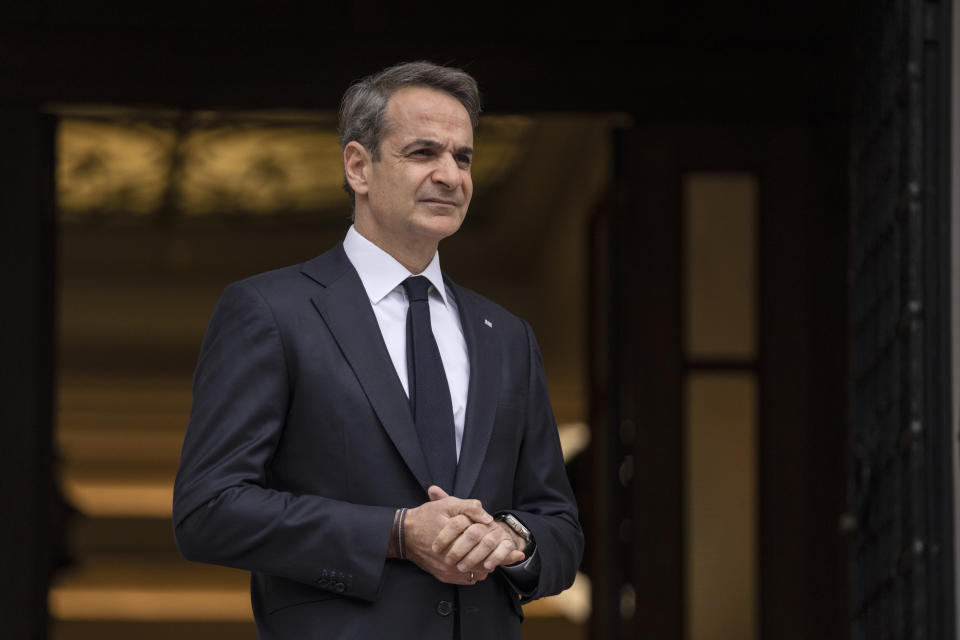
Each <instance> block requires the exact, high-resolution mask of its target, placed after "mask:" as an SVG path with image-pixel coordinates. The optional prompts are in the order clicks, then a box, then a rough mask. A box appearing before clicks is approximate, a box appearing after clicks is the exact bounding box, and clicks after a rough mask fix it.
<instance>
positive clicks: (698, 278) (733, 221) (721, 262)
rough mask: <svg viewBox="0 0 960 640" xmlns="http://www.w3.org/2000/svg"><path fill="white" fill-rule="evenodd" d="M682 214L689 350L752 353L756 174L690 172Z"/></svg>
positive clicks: (727, 354) (710, 353)
mask: <svg viewBox="0 0 960 640" xmlns="http://www.w3.org/2000/svg"><path fill="white" fill-rule="evenodd" d="M683 195H684V209H685V217H686V220H685V222H686V224H685V229H686V238H685V240H686V256H685V257H686V264H685V273H686V304H687V335H686V343H687V355H688V356H690V357H694V358H696V357H714V358H716V357H732V358H752V357H753V356H754V355H755V353H756V335H755V334H756V328H755V320H754V318H755V315H756V310H755V305H756V303H755V300H756V250H755V244H756V242H755V238H756V226H757V179H756V176H754V175H753V174H750V173H690V174H687V175H686V176H685V177H684V181H683Z"/></svg>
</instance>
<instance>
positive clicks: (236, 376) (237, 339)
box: [173, 281, 394, 600]
mask: <svg viewBox="0 0 960 640" xmlns="http://www.w3.org/2000/svg"><path fill="white" fill-rule="evenodd" d="M193 392H194V399H193V408H192V411H191V415H190V424H189V427H188V429H187V435H186V438H185V440H184V445H183V450H182V453H181V458H180V468H179V471H178V473H177V479H176V482H175V485H174V496H173V521H174V533H175V537H176V542H177V546H178V548H179V549H180V551H181V553H182V554H183V555H184V557H186V558H187V559H189V560H195V561H200V562H210V563H214V564H221V565H226V566H231V567H236V568H239V569H247V570H251V571H259V572H262V573H266V574H269V575H273V576H280V577H285V578H289V579H292V580H296V581H299V582H303V583H307V584H312V585H314V586H318V587H321V588H327V589H330V590H334V591H337V592H338V593H342V594H343V595H347V596H354V597H358V598H361V599H365V600H374V599H376V597H377V593H378V590H379V585H380V578H381V574H382V572H383V567H384V563H385V555H386V550H387V546H388V543H389V536H390V529H391V525H392V522H393V514H394V510H393V509H392V508H388V507H387V508H385V507H373V506H365V505H356V504H350V503H345V502H341V501H336V500H331V499H328V498H324V497H322V496H317V495H295V494H292V493H288V492H282V491H276V490H273V489H271V488H269V482H268V476H269V465H270V461H271V458H272V456H273V453H274V451H275V450H276V448H277V444H278V442H279V440H280V437H281V434H282V432H283V428H284V421H285V417H286V414H287V411H288V406H289V402H290V396H291V382H290V376H289V372H288V370H287V363H286V359H285V356H284V346H283V341H282V335H281V331H280V329H279V328H278V326H277V323H276V321H275V318H274V316H273V312H272V311H271V309H270V307H269V306H268V304H267V302H266V301H265V299H264V298H263V296H262V295H261V294H260V292H259V291H258V290H257V289H256V288H255V286H254V284H252V283H251V282H250V281H244V282H240V283H235V284H233V285H230V287H228V288H227V289H226V290H225V291H224V294H223V296H222V297H221V299H220V301H219V302H218V304H217V307H216V309H215V310H214V313H213V316H212V318H211V321H210V326H209V328H208V329H207V334H206V336H205V337H204V341H203V346H202V348H201V353H200V358H199V361H198V364H197V370H196V374H195V376H194V389H193Z"/></svg>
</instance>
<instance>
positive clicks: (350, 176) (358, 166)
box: [343, 140, 373, 194]
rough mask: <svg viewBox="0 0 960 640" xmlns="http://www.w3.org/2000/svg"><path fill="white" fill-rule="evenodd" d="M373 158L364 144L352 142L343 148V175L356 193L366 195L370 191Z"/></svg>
mask: <svg viewBox="0 0 960 640" xmlns="http://www.w3.org/2000/svg"><path fill="white" fill-rule="evenodd" d="M371 164H373V158H372V157H371V156H370V154H369V153H368V152H367V150H366V149H365V148H364V146H363V145H362V144H360V143H359V142H357V141H356V140H351V141H350V142H348V143H347V146H345V147H344V148H343V173H344V175H345V176H346V178H347V183H348V184H349V185H350V188H351V189H353V191H354V193H360V194H366V193H367V192H368V191H369V190H370V185H369V184H368V182H367V179H368V176H369V171H370V165H371Z"/></svg>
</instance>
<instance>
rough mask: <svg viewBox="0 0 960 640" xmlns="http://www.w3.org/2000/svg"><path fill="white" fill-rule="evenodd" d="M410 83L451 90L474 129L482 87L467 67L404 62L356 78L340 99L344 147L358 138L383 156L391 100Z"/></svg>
mask: <svg viewBox="0 0 960 640" xmlns="http://www.w3.org/2000/svg"><path fill="white" fill-rule="evenodd" d="M406 87H427V88H430V89H437V90H439V91H443V92H445V93H448V94H450V95H451V96H453V97H454V98H456V99H457V100H458V101H460V104H462V105H463V108H464V109H466V110H467V114H468V115H469V116H470V124H471V125H472V126H473V129H474V131H476V129H477V123H478V121H479V118H480V90H479V89H478V88H477V81H476V80H474V79H473V77H472V76H471V75H470V74H468V73H467V72H466V71H463V70H461V69H456V68H454V67H444V66H441V65H438V64H434V63H432V62H427V61H425V60H421V61H419V62H404V63H401V64H398V65H395V66H392V67H388V68H386V69H384V70H383V71H380V72H378V73H375V74H373V75H370V76H367V77H366V78H363V79H361V80H358V81H356V82H354V83H353V84H352V85H350V88H348V89H347V92H346V93H344V94H343V100H342V101H341V102H340V123H339V127H338V129H339V132H340V151H341V152H343V149H344V148H345V147H346V146H347V144H348V143H350V142H352V141H354V140H356V141H357V142H359V143H360V144H361V145H363V147H364V148H365V149H367V150H368V151H369V152H370V153H371V155H372V157H373V159H374V160H375V161H376V160H379V159H380V140H381V138H382V137H383V135H384V130H385V128H386V125H387V123H386V113H387V102H388V101H389V100H390V96H392V95H393V94H394V93H395V92H396V91H398V90H400V89H404V88H406ZM343 188H344V190H346V192H347V193H348V194H349V195H350V200H351V201H353V200H354V199H355V196H354V193H353V189H352V188H351V187H350V184H349V183H348V182H347V180H346V177H344V180H343Z"/></svg>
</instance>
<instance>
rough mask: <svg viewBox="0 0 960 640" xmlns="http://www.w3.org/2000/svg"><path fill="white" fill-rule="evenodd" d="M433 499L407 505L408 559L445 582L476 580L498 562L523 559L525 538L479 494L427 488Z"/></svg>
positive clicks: (486, 573) (505, 562) (434, 487)
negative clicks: (488, 507) (460, 494)
mask: <svg viewBox="0 0 960 640" xmlns="http://www.w3.org/2000/svg"><path fill="white" fill-rule="evenodd" d="M427 494H428V495H429V496H430V501H429V502H425V503H424V504H422V505H420V506H419V507H415V508H413V509H408V510H407V514H406V518H405V521H404V536H403V537H404V547H405V551H406V556H407V559H408V560H410V561H411V562H413V563H414V564H416V565H417V566H418V567H420V568H421V569H423V570H424V571H426V572H427V573H429V574H431V575H432V576H434V577H435V578H437V579H438V580H440V581H441V582H447V583H450V584H473V583H475V582H479V581H481V580H484V579H486V577H487V576H488V575H489V574H490V572H491V571H493V570H494V569H495V568H497V567H498V566H500V565H506V564H514V563H516V562H520V561H522V560H523V559H524V554H523V551H522V549H523V547H524V541H523V538H521V537H520V536H518V535H517V534H516V533H515V532H514V531H513V530H511V529H510V528H509V527H508V526H507V525H505V524H504V523H502V522H498V521H495V520H494V519H493V516H491V515H490V514H489V513H487V512H486V511H485V510H484V508H483V505H482V504H480V501H479V500H464V499H462V498H456V497H453V496H449V495H447V493H446V492H444V490H443V489H441V488H440V487H437V486H431V487H430V488H429V489H427Z"/></svg>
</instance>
